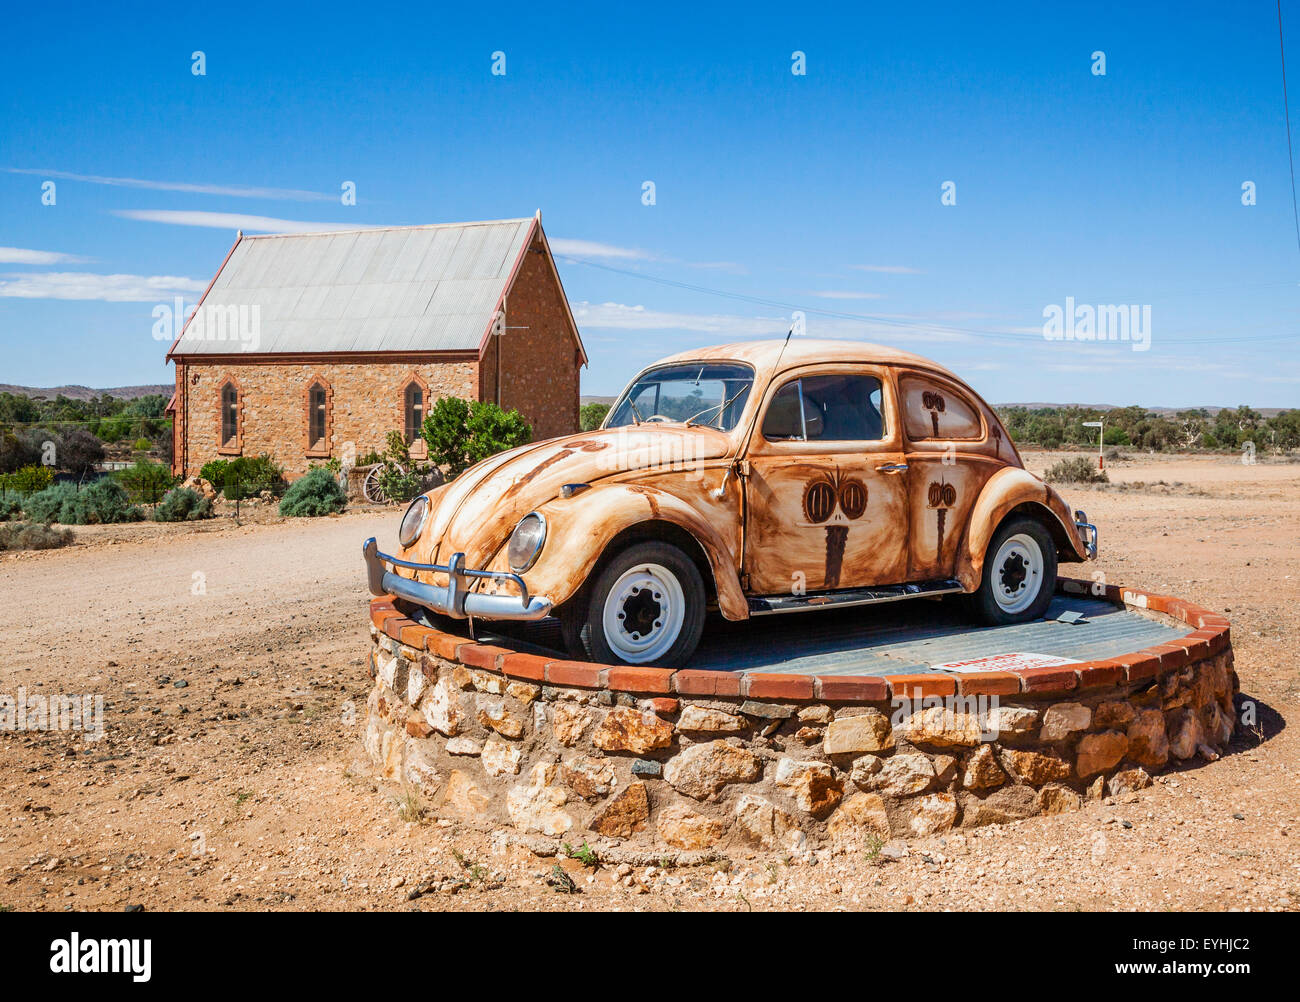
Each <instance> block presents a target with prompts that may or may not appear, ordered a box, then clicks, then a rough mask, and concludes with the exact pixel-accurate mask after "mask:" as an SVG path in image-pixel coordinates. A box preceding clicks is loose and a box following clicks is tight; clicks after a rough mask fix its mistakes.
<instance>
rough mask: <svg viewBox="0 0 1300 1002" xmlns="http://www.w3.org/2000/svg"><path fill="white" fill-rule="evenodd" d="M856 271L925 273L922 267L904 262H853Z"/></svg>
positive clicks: (900, 273) (889, 273)
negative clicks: (904, 263) (914, 266)
mask: <svg viewBox="0 0 1300 1002" xmlns="http://www.w3.org/2000/svg"><path fill="white" fill-rule="evenodd" d="M849 267H850V268H852V269H853V270H854V271H871V272H877V273H879V274H882V275H924V274H925V272H923V271H921V269H920V268H909V267H907V266H906V265H903V264H851V265H849Z"/></svg>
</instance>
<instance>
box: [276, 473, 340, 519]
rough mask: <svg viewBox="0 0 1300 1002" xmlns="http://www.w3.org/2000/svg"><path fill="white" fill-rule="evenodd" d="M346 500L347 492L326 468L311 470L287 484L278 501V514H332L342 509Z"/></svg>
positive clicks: (312, 515)
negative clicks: (281, 499)
mask: <svg viewBox="0 0 1300 1002" xmlns="http://www.w3.org/2000/svg"><path fill="white" fill-rule="evenodd" d="M347 500H348V498H347V494H345V493H344V491H343V488H342V487H340V486H339V484H338V481H337V480H335V479H334V477H333V476H332V475H331V474H330V472H329V471H328V470H312V471H311V472H310V473H308V474H307V475H306V476H305V477H302V478H300V479H298V480H295V481H294V482H293V483H292V484H290V485H289V489H288V490H287V491H286V492H285V495H284V500H283V501H281V502H280V514H281V515H291V516H294V517H299V518H303V517H306V518H314V517H316V516H318V515H332V514H334V513H335V512H339V511H342V510H343V508H344V506H345V505H346V504H347Z"/></svg>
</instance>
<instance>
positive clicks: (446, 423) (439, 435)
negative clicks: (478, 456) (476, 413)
mask: <svg viewBox="0 0 1300 1002" xmlns="http://www.w3.org/2000/svg"><path fill="white" fill-rule="evenodd" d="M468 423H469V402H468V401H466V400H461V399H460V397H440V398H439V399H438V402H437V403H435V404H434V405H433V410H431V411H430V412H429V415H428V417H426V418H425V419H424V424H423V425H421V427H420V436H421V437H422V438H423V439H424V440H425V442H427V443H428V444H429V458H430V459H432V460H433V461H434V462H435V463H437V464H438V465H439V466H445V467H446V468H447V477H448V479H454V478H456V477H458V476H460V475H461V473H463V472H464V471H465V469H466V468H467V467H468V466H469V465H470V464H469V428H468V427H467V425H468Z"/></svg>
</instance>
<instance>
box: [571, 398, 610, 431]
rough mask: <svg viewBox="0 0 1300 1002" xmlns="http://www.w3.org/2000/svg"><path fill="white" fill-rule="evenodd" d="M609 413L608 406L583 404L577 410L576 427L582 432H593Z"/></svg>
mask: <svg viewBox="0 0 1300 1002" xmlns="http://www.w3.org/2000/svg"><path fill="white" fill-rule="evenodd" d="M608 413H609V404H594V403H593V404H583V405H582V406H581V407H579V408H578V427H579V428H581V429H582V430H583V431H595V430H596V429H597V428H599V427H600V425H601V422H602V421H604V420H605V415H606V414H608Z"/></svg>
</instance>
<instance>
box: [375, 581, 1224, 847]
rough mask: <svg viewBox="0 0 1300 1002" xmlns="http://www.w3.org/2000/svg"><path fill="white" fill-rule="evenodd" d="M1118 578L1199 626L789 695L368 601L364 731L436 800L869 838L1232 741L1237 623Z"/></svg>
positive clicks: (1058, 797) (570, 836) (911, 831)
mask: <svg viewBox="0 0 1300 1002" xmlns="http://www.w3.org/2000/svg"><path fill="white" fill-rule="evenodd" d="M1071 584H1072V583H1070V582H1065V583H1063V585H1062V587H1063V589H1064V590H1069V589H1070V585H1071ZM1113 598H1115V599H1117V600H1119V601H1126V602H1127V604H1129V605H1131V606H1133V607H1136V608H1141V609H1147V610H1152V609H1153V608H1155V612H1156V613H1157V614H1163V615H1169V616H1172V617H1173V618H1176V619H1180V620H1182V621H1183V622H1187V623H1190V624H1191V625H1194V626H1196V627H1197V629H1196V630H1195V631H1194V632H1193V633H1192V635H1191V637H1189V638H1187V639H1186V640H1185V641H1179V642H1178V643H1176V644H1172V645H1161V647H1160V648H1158V649H1154V651H1144V652H1137V654H1135V655H1134V656H1132V657H1129V658H1127V659H1125V658H1121V659H1110V660H1108V661H1107V662H1093V663H1087V664H1083V665H1069V666H1064V667H1063V668H1054V669H1031V670H1029V672H1031V673H1032V672H1039V673H1041V672H1054V673H1055V674H1054V675H1053V676H1052V679H1053V681H1052V682H1051V684H1050V685H1048V684H1046V683H1045V682H1044V681H1043V680H1044V679H1046V678H1047V676H1045V675H1042V674H1038V675H1033V674H1030V675H1029V681H1026V679H1025V678H1023V677H1021V674H1023V673H1011V675H1009V676H1008V678H1012V679H1014V684H1013V682H1012V681H1008V679H1007V678H1003V679H1001V680H1000V681H999V679H998V678H996V677H994V676H993V675H991V674H989V673H984V674H983V675H979V674H974V675H969V676H949V675H942V674H935V675H914V676H895V677H892V678H888V679H885V680H880V679H870V680H867V679H857V680H855V679H833V680H831V681H833V682H834V683H835V685H838V686H840V687H841V688H840V690H839V691H838V692H837V691H836V689H835V687H834V685H832V686H831V687H830V689H829V691H827V687H826V686H825V685H824V682H825V681H827V680H822V681H818V682H816V683H813V682H812V681H811V680H810V681H809V688H808V689H806V690H804V689H800V690H799V691H798V695H797V696H784V697H782V696H773V695H772V693H780V692H782V691H785V690H783V689H782V683H781V679H782V678H795V676H776V677H773V676H763V675H752V676H744V677H742V676H738V675H734V674H732V673H730V672H708V671H701V670H692V671H689V672H675V673H674V672H667V673H666V675H657V674H654V673H656V672H658V671H659V670H658V669H620V668H613V667H606V666H600V665H590V664H584V663H577V662H569V661H560V660H553V659H546V658H543V657H538V656H535V655H531V654H519V653H515V652H512V651H508V650H504V649H502V648H498V647H489V646H485V645H480V644H475V643H472V642H470V641H468V640H466V639H465V638H463V637H458V636H455V635H453V634H449V633H443V632H441V631H437V630H429V629H427V628H425V627H423V626H418V625H417V624H415V623H413V622H412V621H410V620H409V619H407V618H406V617H405V615H404V614H403V610H402V609H401V608H400V607H399V605H398V604H397V603H395V602H393V601H392V600H391V599H377V600H376V601H375V602H374V603H372V607H371V619H372V625H371V654H370V659H369V665H370V672H371V674H372V676H373V677H374V688H373V690H372V692H371V694H370V697H369V702H368V707H367V715H366V723H365V734H364V744H365V747H366V751H367V753H368V754H369V756H370V758H371V759H372V760H373V761H374V762H375V763H376V765H377V767H378V769H379V771H380V772H381V774H382V775H383V776H384V777H385V778H388V779H390V780H393V781H394V782H397V783H400V784H402V785H404V786H408V787H410V788H412V789H414V790H416V791H418V793H419V795H420V797H421V799H422V801H423V802H424V803H425V804H426V805H427V806H428V807H429V808H430V809H431V811H432V813H433V814H434V815H436V816H438V817H446V818H452V819H456V820H459V821H463V822H467V823H470V824H474V825H479V826H482V827H484V828H492V829H496V828H502V827H508V828H513V829H514V830H515V831H517V832H519V833H521V834H534V835H540V836H555V837H563V839H564V840H566V841H569V842H571V843H573V844H576V845H580V844H581V843H582V842H583V841H588V842H590V843H591V844H592V845H593V846H595V845H597V844H598V843H599V842H600V840H606V841H607V842H608V841H617V842H626V843H628V844H629V845H633V846H641V847H644V848H647V849H672V850H682V851H693V850H709V849H716V848H727V847H732V846H737V845H748V846H753V847H758V848H761V849H770V850H779V851H782V852H804V851H808V850H809V849H816V848H821V847H825V846H827V845H832V844H838V845H842V846H861V847H865V848H866V849H867V850H868V851H870V849H871V848H872V847H873V846H874V847H879V846H880V845H882V844H883V843H884V842H886V841H888V840H889V839H891V838H895V837H903V838H909V837H917V836H925V835H930V834H934V833H937V832H942V831H945V830H948V829H951V828H955V827H973V826H977V825H985V824H993V823H1000V822H1007V821H1012V820H1016V819H1021V818H1026V817H1030V816H1032V815H1036V814H1047V813H1058V812H1062V811H1069V810H1074V809H1077V808H1078V807H1079V806H1081V804H1082V803H1083V802H1084V800H1086V799H1095V798H1100V797H1104V796H1107V795H1116V794H1120V793H1124V792H1128V791H1132V790H1136V789H1139V788H1141V787H1143V786H1146V785H1148V784H1149V783H1150V782H1151V776H1152V775H1154V774H1155V773H1157V772H1159V771H1160V770H1162V769H1165V768H1167V767H1168V766H1170V765H1171V764H1174V763H1179V762H1187V761H1189V760H1192V759H1196V758H1202V759H1207V760H1208V759H1213V758H1216V757H1217V756H1218V755H1219V754H1221V753H1222V751H1223V750H1224V749H1225V748H1226V746H1227V744H1228V743H1229V741H1230V740H1231V738H1232V734H1233V730H1234V720H1235V716H1234V709H1233V696H1234V694H1235V692H1236V691H1237V678H1236V673H1235V672H1234V670H1233V662H1232V651H1231V646H1230V642H1229V637H1228V627H1227V621H1226V620H1223V621H1222V623H1218V622H1214V621H1207V622H1206V624H1205V625H1201V623H1200V622H1199V618H1200V617H1202V616H1204V617H1213V614H1211V613H1206V612H1205V610H1200V609H1198V608H1197V607H1195V606H1191V605H1189V604H1188V603H1181V602H1180V603H1179V605H1178V606H1177V607H1175V606H1173V605H1172V603H1174V602H1178V600H1174V599H1167V598H1164V597H1162V596H1150V595H1146V594H1145V593H1141V592H1137V591H1135V590H1132V589H1122V590H1116V591H1115V592H1114V595H1113ZM1162 605H1163V608H1158V607H1161V606H1162ZM1171 610H1172V611H1171ZM1213 619H1216V620H1217V619H1221V617H1213ZM1198 634H1205V635H1204V636H1198ZM1153 658H1154V663H1153ZM1112 662H1119V663H1118V664H1115V663H1112ZM1124 662H1127V663H1124ZM999 674H1000V675H1001V674H1002V673H999ZM696 676H713V677H712V679H711V680H709V679H699V678H696ZM679 679H681V682H680V684H679V682H678V680H679ZM867 681H870V682H871V683H872V685H871V686H868V687H867V688H854V685H855V684H856V683H863V684H865V683H866V682H867ZM882 681H883V683H884V685H883V688H882V687H881V686H880V685H879V684H878V683H881V682H882ZM647 690H648V691H647ZM697 690H703V691H697ZM742 690H743V691H742ZM979 690H992V691H979ZM999 690H1000V691H999Z"/></svg>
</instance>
